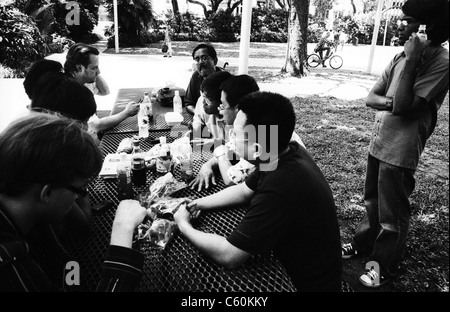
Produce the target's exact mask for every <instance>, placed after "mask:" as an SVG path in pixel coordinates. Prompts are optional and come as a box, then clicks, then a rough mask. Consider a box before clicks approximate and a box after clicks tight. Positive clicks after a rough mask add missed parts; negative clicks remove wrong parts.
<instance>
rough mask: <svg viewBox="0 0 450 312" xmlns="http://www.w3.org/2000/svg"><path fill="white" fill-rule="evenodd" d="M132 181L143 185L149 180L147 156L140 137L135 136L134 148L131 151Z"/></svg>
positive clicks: (137, 184)
mask: <svg viewBox="0 0 450 312" xmlns="http://www.w3.org/2000/svg"><path fill="white" fill-rule="evenodd" d="M131 158H132V161H131V181H132V182H133V184H134V185H136V186H143V185H145V183H146V182H147V174H146V167H145V158H144V156H143V155H142V151H141V147H140V141H139V138H138V137H134V138H133V150H132V152H131Z"/></svg>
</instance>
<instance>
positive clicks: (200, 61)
mask: <svg viewBox="0 0 450 312" xmlns="http://www.w3.org/2000/svg"><path fill="white" fill-rule="evenodd" d="M192 59H193V60H194V62H195V69H196V70H195V72H194V73H193V74H192V76H191V79H190V80H189V85H188V87H187V89H186V95H185V97H184V105H185V108H186V111H187V112H189V113H190V114H191V115H194V113H195V105H196V103H197V100H198V98H199V97H200V88H201V85H202V82H203V80H204V79H205V78H206V77H208V76H209V75H210V74H212V73H214V72H218V71H222V70H223V69H222V68H220V67H218V66H216V65H217V62H218V58H217V52H216V49H214V47H213V46H212V45H211V44H209V43H200V44H199V45H197V46H196V47H195V48H194V50H193V51H192Z"/></svg>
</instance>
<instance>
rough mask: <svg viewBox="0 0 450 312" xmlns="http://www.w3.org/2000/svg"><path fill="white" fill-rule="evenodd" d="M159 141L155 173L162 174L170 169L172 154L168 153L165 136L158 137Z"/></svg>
mask: <svg viewBox="0 0 450 312" xmlns="http://www.w3.org/2000/svg"><path fill="white" fill-rule="evenodd" d="M159 141H160V145H161V148H160V150H159V156H158V158H156V174H157V175H159V176H163V175H165V174H166V173H168V172H170V171H172V155H171V154H170V148H169V145H168V144H167V141H166V137H160V138H159Z"/></svg>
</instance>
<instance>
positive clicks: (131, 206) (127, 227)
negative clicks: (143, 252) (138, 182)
mask: <svg viewBox="0 0 450 312" xmlns="http://www.w3.org/2000/svg"><path fill="white" fill-rule="evenodd" d="M146 215H147V210H146V209H145V208H144V207H142V206H141V205H140V204H139V202H138V201H137V200H131V199H127V200H122V201H121V202H120V203H119V206H118V207H117V210H116V216H115V217H114V222H113V227H112V231H111V245H116V246H122V247H127V248H131V247H132V241H133V232H134V229H135V228H136V227H137V226H138V225H139V224H140V223H141V222H142V221H143V220H144V218H145V216H146Z"/></svg>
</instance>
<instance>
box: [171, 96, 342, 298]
mask: <svg viewBox="0 0 450 312" xmlns="http://www.w3.org/2000/svg"><path fill="white" fill-rule="evenodd" d="M295 120H296V117H295V112H294V108H293V106H292V104H291V102H290V101H289V99H287V98H285V97H284V96H282V95H280V94H275V93H269V92H260V91H258V92H254V93H251V94H250V95H247V96H245V97H244V98H243V99H242V100H241V101H240V102H239V111H238V113H237V115H236V118H235V120H234V124H233V125H234V131H233V133H232V138H231V140H232V141H234V145H235V146H236V151H237V153H238V154H239V156H240V157H243V158H244V159H245V160H247V161H249V162H251V163H252V164H254V165H255V167H256V170H255V171H254V172H253V173H252V174H251V175H250V176H249V177H248V178H247V179H246V180H245V182H243V183H240V184H237V185H233V186H230V187H228V188H226V189H224V190H222V191H220V192H218V193H215V194H213V195H210V196H206V197H203V198H199V199H197V200H195V201H192V202H189V203H188V205H187V207H182V208H180V209H179V210H178V211H177V212H176V213H175V216H174V218H175V221H176V222H177V224H178V228H179V229H180V232H181V233H182V234H183V235H184V236H185V237H186V238H187V239H188V240H189V241H190V242H191V243H192V244H193V245H194V246H196V247H197V248H198V249H199V250H200V251H201V252H203V253H205V254H206V255H207V256H208V257H210V258H212V259H213V260H214V261H215V262H217V263H218V264H220V265H223V266H225V267H227V268H235V267H238V266H240V265H242V264H243V263H245V262H246V261H247V260H248V259H249V258H250V256H251V254H254V253H255V254H256V253H266V252H270V251H273V252H274V254H275V255H276V256H277V257H278V258H279V259H280V262H281V263H282V264H283V266H284V267H285V268H286V271H287V273H288V275H289V276H290V277H291V279H292V281H293V284H294V285H295V287H296V288H297V290H298V291H335V292H338V291H341V282H342V277H341V275H342V263H341V256H340V233H339V225H338V221H337V217H336V207H335V204H334V199H333V194H332V192H331V189H330V187H329V185H328V183H327V181H326V180H325V177H324V176H323V174H322V172H321V171H320V169H319V167H318V166H317V165H316V163H315V162H314V160H313V159H312V157H311V156H310V155H309V154H308V152H307V151H306V150H305V149H304V148H303V147H302V146H301V145H299V144H298V143H297V142H294V141H291V137H292V132H293V131H294V126H295ZM235 205H248V210H247V212H246V214H245V216H244V218H243V219H242V220H241V222H240V223H239V224H238V225H237V227H236V228H235V229H234V230H233V232H232V233H231V234H230V235H229V236H227V237H224V236H221V235H218V234H212V233H204V232H202V231H199V230H197V229H195V228H194V227H193V226H192V225H191V218H195V217H197V216H198V214H199V212H200V211H205V212H206V211H208V210H209V209H218V208H226V207H231V206H235Z"/></svg>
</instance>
